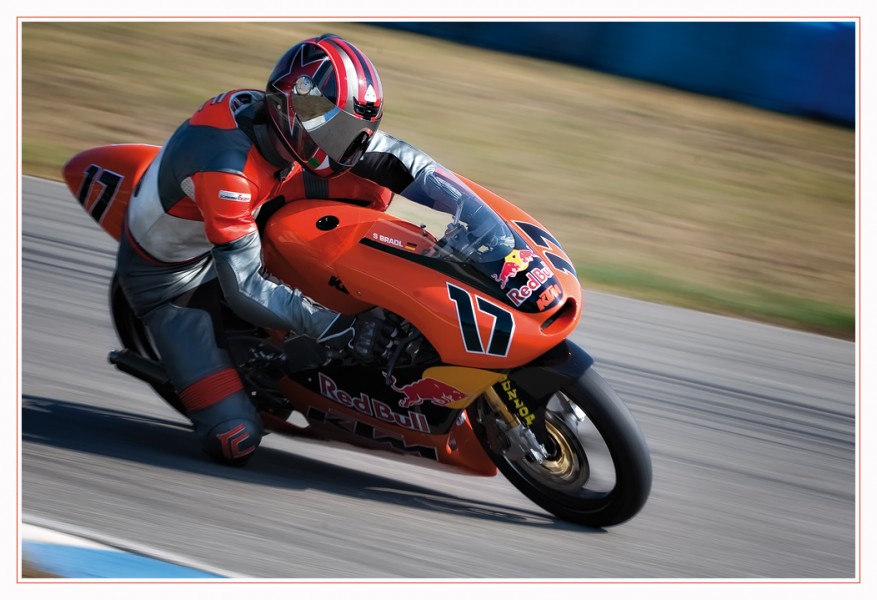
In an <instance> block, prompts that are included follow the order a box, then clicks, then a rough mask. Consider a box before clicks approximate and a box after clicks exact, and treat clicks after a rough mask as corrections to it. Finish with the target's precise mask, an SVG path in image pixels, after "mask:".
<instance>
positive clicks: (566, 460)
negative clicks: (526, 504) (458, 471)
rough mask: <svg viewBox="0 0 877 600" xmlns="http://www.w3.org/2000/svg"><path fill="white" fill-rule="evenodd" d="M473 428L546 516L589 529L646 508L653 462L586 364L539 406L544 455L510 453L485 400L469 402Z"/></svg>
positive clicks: (635, 428)
mask: <svg viewBox="0 0 877 600" xmlns="http://www.w3.org/2000/svg"><path fill="white" fill-rule="evenodd" d="M468 410H469V416H470V421H471V422H472V426H473V428H474V429H475V432H476V434H477V436H478V439H479V440H480V441H481V444H482V446H483V448H484V450H485V451H486V452H487V454H488V456H490V458H491V460H492V461H493V462H494V464H495V465H496V466H497V468H498V469H499V470H500V472H501V473H502V474H503V475H504V476H505V477H506V478H507V479H508V480H509V481H510V482H511V483H512V484H513V485H514V486H515V487H516V488H517V489H518V490H519V491H520V492H521V493H523V494H524V495H525V496H527V497H528V498H529V499H530V500H532V501H533V502H535V503H536V504H538V505H539V506H541V507H542V508H544V509H545V510H547V511H548V512H550V513H551V514H553V515H555V516H557V517H559V518H561V519H564V520H567V521H571V522H574V523H578V524H580V525H585V526H588V527H607V526H611V525H617V524H619V523H622V522H624V521H627V520H628V519H630V518H631V517H633V516H634V515H635V514H637V513H638V512H639V511H640V509H641V508H642V507H643V506H644V505H645V503H646V500H647V499H648V496H649V492H650V490H651V483H652V463H651V456H650V453H649V449H648V446H647V444H646V441H645V438H644V437H643V434H642V432H641V431H640V429H639V426H638V425H637V424H636V422H635V421H634V419H633V416H632V415H631V414H630V411H629V410H628V408H627V407H626V406H625V405H624V403H623V402H622V401H621V399H620V398H619V397H618V395H617V394H616V393H615V391H614V390H613V389H612V388H611V387H610V386H609V384H608V383H606V381H605V380H604V379H603V378H602V377H601V376H600V375H599V374H598V373H597V372H596V371H595V370H594V369H593V368H589V369H587V370H586V371H585V372H584V374H583V375H582V376H581V377H580V378H579V379H578V380H575V381H573V382H571V383H569V384H567V385H566V386H564V387H563V388H562V389H560V390H558V391H557V392H556V393H555V394H554V395H553V396H552V397H551V398H550V399H549V401H548V404H547V407H546V410H545V430H546V432H547V435H546V436H545V443H544V444H543V446H544V448H545V454H546V455H547V456H546V458H544V459H543V460H539V461H535V460H532V459H531V458H528V457H527V456H522V455H521V453H520V452H514V449H513V448H512V447H511V446H512V442H510V441H509V438H508V436H507V435H506V434H505V427H504V423H503V422H502V419H501V417H500V416H499V415H497V414H496V413H495V412H493V411H492V409H491V408H490V405H489V403H488V402H487V400H486V399H485V398H483V397H482V398H480V399H479V400H478V401H477V402H475V403H473V404H472V405H471V406H470V407H469V409H468Z"/></svg>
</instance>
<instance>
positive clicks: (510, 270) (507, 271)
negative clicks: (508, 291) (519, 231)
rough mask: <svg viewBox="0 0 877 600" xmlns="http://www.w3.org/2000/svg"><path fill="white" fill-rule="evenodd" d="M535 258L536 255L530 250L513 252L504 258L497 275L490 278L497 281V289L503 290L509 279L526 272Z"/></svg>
mask: <svg viewBox="0 0 877 600" xmlns="http://www.w3.org/2000/svg"><path fill="white" fill-rule="evenodd" d="M535 256H536V253H535V252H533V251H532V250H514V251H513V252H512V253H511V254H509V255H508V256H506V257H505V263H503V265H502V270H501V271H500V272H499V275H496V274H494V275H491V277H493V280H494V281H498V282H499V288H500V289H501V290H504V289H505V286H506V285H508V283H509V279H511V278H512V277H514V276H515V275H517V274H518V273H521V272H523V271H526V270H527V267H529V266H530V263H531V262H533V258H534V257H535Z"/></svg>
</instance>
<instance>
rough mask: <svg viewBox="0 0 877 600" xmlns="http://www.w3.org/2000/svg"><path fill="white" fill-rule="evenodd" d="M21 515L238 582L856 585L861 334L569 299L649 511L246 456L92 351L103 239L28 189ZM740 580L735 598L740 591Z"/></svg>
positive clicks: (298, 459)
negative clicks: (222, 453)
mask: <svg viewBox="0 0 877 600" xmlns="http://www.w3.org/2000/svg"><path fill="white" fill-rule="evenodd" d="M22 198H23V204H22V220H21V235H22V255H21V259H22V286H21V294H22V313H21V317H22V331H21V340H22V361H21V378H22V386H21V415H22V416H21V430H22V442H21V444H20V455H21V472H20V475H21V506H22V515H23V518H24V520H37V521H40V522H51V523H55V524H57V525H59V526H61V527H65V528H68V529H71V528H72V529H75V530H77V531H86V532H89V533H90V534H91V535H93V536H94V537H96V538H98V539H101V538H102V539H108V540H123V541H125V543H127V544H129V545H130V547H134V548H149V549H151V550H152V551H154V552H155V553H156V554H158V555H168V556H175V557H184V558H185V560H187V561H190V562H191V563H193V564H197V565H200V566H204V567H206V568H212V569H214V570H215V571H216V572H221V573H225V574H230V575H233V576H240V577H244V578H248V579H249V578H252V579H262V578H269V579H283V580H287V579H291V580H301V579H332V580H366V579H368V580H370V579H374V578H379V579H412V578H415V579H423V580H430V581H434V580H447V579H448V578H454V579H460V578H461V579H481V578H487V579H491V580H513V579H521V578H523V579H564V580H567V579H570V580H595V579H600V580H602V579H648V580H653V581H654V580H661V581H664V580H679V579H701V578H706V579H710V580H732V579H733V580H737V579H747V580H748V579H755V580H776V579H804V580H811V579H815V580H824V579H831V580H835V579H853V578H856V577H857V575H858V573H857V564H856V532H857V525H856V516H857V511H856V466H855V465H856V462H855V458H856V386H855V374H856V373H855V346H854V344H852V343H850V342H845V341H839V340H835V339H831V338H825V337H821V336H816V335H810V334H804V333H799V332H794V331H788V330H784V329H780V328H775V327H769V326H764V325H758V324H753V323H748V322H744V321H739V320H733V319H728V318H722V317H716V316H711V315H705V314H701V313H696V312H690V311H685V310H679V309H674V308H668V307H663V306H658V305H653V304H649V303H644V302H637V301H631V300H628V299H623V298H618V297H613V296H607V295H602V294H596V293H587V292H586V307H585V315H584V317H585V318H584V319H583V322H582V325H581V327H580V329H579V331H578V332H577V333H576V335H575V338H574V339H575V340H576V341H577V342H578V343H580V344H581V345H582V346H583V347H585V348H587V349H588V351H589V352H590V353H591V354H592V355H593V356H594V357H595V358H596V360H597V363H596V368H597V369H598V370H599V371H600V373H601V374H602V375H603V376H604V377H605V378H606V379H608V380H609V381H610V382H611V383H612V385H613V386H614V387H615V389H616V390H617V391H618V392H619V394H620V395H621V396H622V397H623V398H624V399H625V401H626V403H627V404H628V406H629V407H630V408H631V410H632V412H633V413H634V415H635V417H636V418H637V420H638V422H639V423H640V425H641V427H642V429H643V431H644V433H645V436H646V438H647V440H648V442H649V445H650V447H651V451H652V458H653V463H654V484H653V489H652V495H651V497H650V499H649V501H648V503H647V504H646V506H645V508H644V509H643V510H642V512H641V513H640V514H639V515H637V516H636V517H634V519H632V520H631V521H628V522H627V523H624V524H622V525H619V526H616V527H612V528H607V529H605V530H595V529H587V528H582V527H578V526H575V525H571V524H568V523H564V522H562V521H558V520H556V519H554V518H553V517H552V516H550V515H549V514H547V513H545V512H544V511H543V510H541V509H540V508H539V507H538V506H536V505H534V504H532V503H531V502H530V501H529V500H527V499H526V498H525V497H524V496H522V495H521V494H519V493H518V492H517V491H516V490H515V489H514V488H513V487H512V486H511V485H510V484H509V483H508V482H506V481H505V480H504V479H503V478H502V476H501V475H500V476H498V477H495V478H480V477H472V476H466V475H460V474H457V473H454V472H448V471H443V470H438V469H434V468H430V467H427V466H423V464H422V463H405V462H399V461H396V460H393V459H390V458H388V457H387V456H386V455H383V454H375V453H372V454H367V453H362V452H359V451H355V450H351V449H349V448H347V447H343V446H326V445H320V444H315V443H312V442H304V441H299V440H293V439H290V438H285V437H281V436H279V435H276V434H272V435H269V436H268V437H267V438H266V439H265V442H264V444H263V446H262V448H261V449H260V452H259V454H258V455H257V456H256V457H255V458H254V459H253V461H252V462H251V463H250V465H249V467H247V468H246V469H231V468H225V467H222V466H219V465H215V464H213V463H211V462H209V461H207V460H205V459H204V458H203V457H202V455H201V454H200V451H199V449H198V443H197V441H196V439H195V438H194V435H193V434H192V433H191V432H190V431H189V429H188V425H187V423H186V421H185V420H184V419H182V417H179V416H178V415H177V414H176V413H175V412H174V411H173V410H172V409H170V408H169V407H167V406H165V405H164V403H163V402H162V401H161V400H160V399H159V398H158V397H157V396H155V395H154V394H153V393H152V391H151V390H150V389H149V388H147V387H146V386H145V385H144V384H142V383H140V382H138V381H136V380H134V379H132V378H130V377H128V376H126V375H123V374H121V373H118V372H116V371H115V370H114V368H113V367H111V366H110V365H109V364H108V363H107V360H106V355H107V353H108V351H109V350H112V349H115V348H116V347H117V341H116V338H115V334H114V332H113V330H112V327H111V325H110V320H109V315H108V313H107V310H106V306H107V301H106V298H107V285H108V282H109V278H110V275H111V270H112V265H113V252H114V247H115V243H114V242H113V240H112V239H111V238H109V236H107V235H106V234H104V233H103V232H102V231H101V230H100V229H99V228H98V227H97V226H96V225H95V224H94V223H93V222H92V221H91V220H90V218H89V217H88V216H87V215H86V214H85V213H84V212H83V211H82V209H81V208H80V207H79V206H78V204H77V203H76V201H75V200H74V199H73V197H72V196H71V195H70V194H69V193H68V192H67V191H66V188H64V187H63V186H61V185H60V184H57V183H53V182H47V181H42V180H37V179H31V178H25V179H24V180H23V186H22ZM741 591H744V592H745V590H741Z"/></svg>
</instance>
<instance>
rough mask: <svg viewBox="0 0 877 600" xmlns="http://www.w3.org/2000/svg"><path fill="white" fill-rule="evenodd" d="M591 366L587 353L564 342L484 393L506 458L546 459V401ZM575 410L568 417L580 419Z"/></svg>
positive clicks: (548, 452) (581, 416)
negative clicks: (503, 441) (495, 421)
mask: <svg viewBox="0 0 877 600" xmlns="http://www.w3.org/2000/svg"><path fill="white" fill-rule="evenodd" d="M592 364H594V359H593V358H591V356H590V355H588V353H587V352H585V351H584V350H582V349H581V348H579V347H578V346H576V345H575V344H573V343H572V342H569V341H564V342H562V343H561V344H559V345H558V346H556V347H555V348H553V349H552V350H550V351H548V352H546V353H545V354H543V355H542V356H541V357H539V358H538V359H536V360H535V361H533V362H532V363H530V364H529V365H527V366H525V367H522V368H520V369H517V370H515V371H513V372H512V373H510V374H509V376H508V378H507V379H505V380H503V381H501V382H499V383H497V384H495V385H493V386H492V387H490V388H489V389H488V390H487V391H486V392H485V393H484V398H485V400H486V402H487V404H488V406H489V407H490V409H491V411H492V412H493V413H495V414H496V415H497V416H498V417H499V419H498V421H497V427H499V428H500V430H501V431H500V432H499V433H501V434H502V437H504V438H505V443H503V444H502V446H503V447H502V448H501V449H498V450H500V451H501V452H502V453H503V454H504V455H505V457H506V458H507V459H509V460H521V459H525V460H527V461H529V462H535V463H541V462H542V461H544V460H546V459H547V458H549V454H550V450H549V449H548V448H546V444H547V443H548V441H549V438H550V435H549V433H548V430H547V428H546V425H545V412H546V410H547V405H548V401H549V400H550V399H551V397H552V396H553V395H554V394H555V393H556V392H557V391H558V390H560V389H562V388H563V387H564V386H565V385H566V384H568V383H569V382H571V381H574V380H576V379H578V378H579V377H581V376H582V374H584V372H585V371H586V370H587V369H588V368H589V367H590V366H591V365H592ZM576 409H578V407H573V406H570V412H571V416H572V417H573V418H574V419H575V420H581V419H582V418H583V415H581V414H580V412H581V411H580V409H578V412H577V411H576Z"/></svg>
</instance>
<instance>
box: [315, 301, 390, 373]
mask: <svg viewBox="0 0 877 600" xmlns="http://www.w3.org/2000/svg"><path fill="white" fill-rule="evenodd" d="M396 333H397V329H396V325H395V324H394V323H393V322H392V321H390V320H389V319H386V318H381V317H379V316H377V315H376V314H374V313H361V314H359V315H356V316H355V317H351V316H348V315H342V314H339V315H338V316H336V317H335V319H334V320H333V321H332V322H331V323H330V324H329V326H328V327H327V328H326V330H325V331H323V333H322V334H320V336H319V337H318V338H317V342H318V343H320V344H323V345H324V346H326V347H327V348H329V349H331V350H335V351H338V352H341V351H344V350H345V349H346V350H349V351H350V353H351V354H352V355H353V357H354V358H356V360H358V361H360V362H363V363H377V362H380V361H381V360H386V359H387V358H389V356H390V350H391V348H392V345H393V339H394V338H395V336H396Z"/></svg>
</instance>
